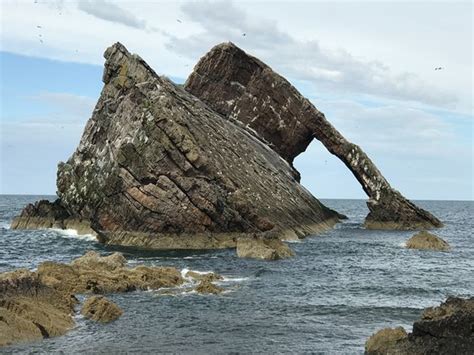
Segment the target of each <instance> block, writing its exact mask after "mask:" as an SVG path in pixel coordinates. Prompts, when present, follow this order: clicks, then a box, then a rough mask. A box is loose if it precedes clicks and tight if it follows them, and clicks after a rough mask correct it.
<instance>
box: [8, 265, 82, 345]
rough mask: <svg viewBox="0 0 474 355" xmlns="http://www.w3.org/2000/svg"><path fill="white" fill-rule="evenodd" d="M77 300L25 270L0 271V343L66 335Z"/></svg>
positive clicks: (36, 274)
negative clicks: (45, 283)
mask: <svg viewBox="0 0 474 355" xmlns="http://www.w3.org/2000/svg"><path fill="white" fill-rule="evenodd" d="M76 302H77V300H76V299H75V297H74V296H73V295H71V294H67V293H63V292H60V291H58V290H56V289H54V288H52V287H49V286H47V285H44V284H43V283H41V280H40V277H39V275H38V273H36V272H31V271H28V270H26V269H20V270H16V271H12V272H6V273H0V346H5V345H10V344H14V343H17V342H20V341H33V340H38V339H43V338H49V337H53V336H58V335H62V334H65V333H66V332H67V331H68V330H69V329H71V328H72V327H73V326H74V321H73V319H72V313H73V311H74V305H75V304H76Z"/></svg>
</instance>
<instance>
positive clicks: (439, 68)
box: [435, 67, 444, 70]
mask: <svg viewBox="0 0 474 355" xmlns="http://www.w3.org/2000/svg"><path fill="white" fill-rule="evenodd" d="M443 69H444V68H443V67H436V68H435V70H443Z"/></svg>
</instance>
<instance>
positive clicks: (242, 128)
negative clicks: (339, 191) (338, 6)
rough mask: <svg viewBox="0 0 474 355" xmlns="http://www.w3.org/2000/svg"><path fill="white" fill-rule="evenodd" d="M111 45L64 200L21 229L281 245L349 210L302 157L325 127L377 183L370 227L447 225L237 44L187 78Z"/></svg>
mask: <svg viewBox="0 0 474 355" xmlns="http://www.w3.org/2000/svg"><path fill="white" fill-rule="evenodd" d="M104 56H105V59H106V62H105V68H104V74H103V82H104V87H103V89H102V93H101V95H100V98H99V100H98V102H97V105H96V106H95V109H94V112H93V113H92V117H91V118H90V119H89V121H88V122H87V125H86V127H85V130H84V133H83V136H82V139H81V141H80V144H79V146H78V148H77V150H76V151H75V153H74V154H73V155H72V157H71V158H70V159H69V160H68V161H67V162H65V163H60V164H59V166H58V173H57V188H58V191H57V194H58V197H59V198H58V200H57V201H55V202H53V203H51V202H49V201H39V202H37V203H36V204H35V205H29V206H27V207H26V208H25V209H24V210H23V212H22V213H21V215H20V216H19V217H17V218H15V220H14V221H13V223H12V228H14V229H21V228H48V227H56V228H74V229H77V230H78V231H80V232H82V233H93V234H95V235H96V236H97V238H98V240H99V241H100V242H102V243H105V244H113V245H122V246H139V247H144V248H150V249H217V248H235V247H236V246H237V242H238V241H239V240H242V239H246V240H249V241H254V240H255V241H256V243H259V242H258V239H264V240H274V242H272V243H268V242H265V248H266V249H268V248H269V245H270V244H272V245H273V244H275V243H278V241H280V240H287V239H298V238H303V237H305V236H307V235H310V234H317V233H320V232H322V231H324V230H327V229H328V228H331V227H332V226H333V225H334V224H335V223H337V222H338V221H339V220H340V219H343V218H345V216H343V215H341V214H339V213H337V212H336V211H333V210H331V209H329V208H327V207H326V206H324V205H323V204H322V203H321V202H319V201H318V200H317V199H316V198H315V197H314V196H312V195H311V194H310V193H309V192H308V190H306V189H305V188H304V187H303V186H302V185H301V184H300V182H299V181H300V175H299V173H298V171H297V170H296V169H295V168H294V167H293V160H294V158H295V157H296V156H297V155H299V154H300V153H302V152H303V151H304V150H305V149H306V148H307V146H308V145H309V144H310V142H311V141H312V140H313V139H314V138H316V139H318V140H320V141H321V142H322V143H323V144H324V145H325V147H326V148H327V149H328V150H329V151H330V152H331V153H332V154H335V155H336V156H338V157H339V158H340V159H341V160H342V161H343V162H344V163H345V164H346V165H347V167H348V168H349V169H350V170H351V171H352V173H353V174H354V175H355V177H356V178H357V180H358V181H359V182H360V183H361V185H362V188H363V189H364V190H365V192H366V193H367V194H368V196H369V198H370V199H369V201H368V207H369V210H370V213H369V215H368V216H367V219H366V227H367V228H390V229H419V228H433V227H440V226H442V223H441V222H440V221H439V220H438V219H437V218H436V217H434V216H433V215H431V214H430V213H429V212H427V211H424V210H422V209H421V208H419V207H417V206H415V205H414V204H413V203H412V202H410V201H408V200H407V199H405V198H404V197H403V196H402V195H401V194H400V193H399V192H397V191H396V190H394V189H393V188H392V187H391V186H390V185H389V184H388V182H387V181H386V180H385V178H384V177H383V176H382V175H381V173H380V172H379V171H378V169H377V168H376V167H375V165H374V164H373V163H372V161H371V160H370V159H369V158H368V157H367V155H366V154H365V153H364V152H363V151H362V150H361V149H360V148H359V147H358V146H356V145H354V144H352V143H350V142H348V141H347V140H346V139H345V138H344V137H343V136H342V135H341V134H340V133H339V132H338V131H337V130H336V129H335V128H334V127H333V126H332V125H331V124H330V123H329V122H328V121H327V120H326V118H325V117H324V115H323V114H322V113H321V112H319V111H318V110H317V109H316V108H315V107H314V106H313V105H312V104H311V103H310V102H309V101H308V100H307V99H305V98H304V97H303V96H302V95H301V94H300V93H299V92H298V91H297V90H296V89H295V88H294V87H293V86H292V85H291V84H290V83H289V82H288V81H287V80H285V79H284V78H283V77H281V76H280V75H278V74H277V73H275V72H274V71H273V70H272V69H271V68H270V67H268V66H267V65H266V64H264V63H262V62H261V61H260V60H258V59H256V58H254V57H252V56H250V55H248V54H247V53H245V52H244V51H243V50H241V49H240V48H238V47H236V46H235V45H234V44H232V43H223V44H220V45H217V46H216V47H214V48H213V49H211V51H210V52H209V53H208V54H206V55H205V56H204V57H203V58H202V59H201V60H200V61H199V63H198V64H197V65H196V67H195V69H194V71H193V73H192V74H191V75H190V77H189V78H188V80H187V82H186V84H185V85H184V88H183V87H181V86H179V85H175V84H173V83H172V82H170V81H169V80H168V79H166V78H165V77H160V76H158V75H157V74H156V73H155V72H154V71H153V69H151V68H150V66H149V65H148V64H147V63H145V61H143V60H142V59H141V58H140V57H139V56H138V55H135V54H131V53H129V52H128V51H127V49H126V48H125V47H124V46H123V45H121V44H120V43H116V44H114V45H113V46H111V47H110V48H108V49H107V50H106V52H105V54H104ZM260 245H262V243H261V242H260ZM274 249H281V248H280V246H279V245H277V246H276V247H275V248H274ZM275 253H276V252H274V251H272V250H265V255H269V256H270V258H273V259H275V258H279V257H281V255H285V256H291V255H292V253H291V252H285V253H282V254H281V255H280V256H278V257H277V256H275V255H277V254H278V253H277V254H275ZM243 254H245V253H243ZM246 255H250V254H249V253H246ZM257 257H261V255H259V256H257Z"/></svg>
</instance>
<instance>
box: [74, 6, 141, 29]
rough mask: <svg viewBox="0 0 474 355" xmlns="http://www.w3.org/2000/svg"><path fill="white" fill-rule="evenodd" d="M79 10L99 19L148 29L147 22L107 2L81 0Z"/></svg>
mask: <svg viewBox="0 0 474 355" xmlns="http://www.w3.org/2000/svg"><path fill="white" fill-rule="evenodd" d="M78 8H79V10H81V11H84V12H85V13H87V14H89V15H92V16H95V17H97V18H99V19H102V20H105V21H110V22H115V23H119V24H122V25H125V26H129V27H134V28H138V29H146V22H145V21H144V20H141V19H139V18H138V17H136V16H135V15H133V14H132V13H131V12H129V11H126V10H124V9H122V8H121V7H120V6H118V5H117V4H114V3H113V2H109V1H106V0H94V1H93V0H79V3H78Z"/></svg>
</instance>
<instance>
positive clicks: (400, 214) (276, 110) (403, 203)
mask: <svg viewBox="0 0 474 355" xmlns="http://www.w3.org/2000/svg"><path fill="white" fill-rule="evenodd" d="M185 89H186V90H187V91H189V92H190V93H192V94H193V95H195V96H196V97H198V98H200V99H201V100H202V101H204V102H205V103H207V104H208V105H209V106H210V107H211V108H212V109H214V110H215V111H217V112H219V113H220V114H221V115H223V116H225V117H227V118H228V119H229V120H231V121H233V122H239V123H240V124H242V125H243V126H245V127H248V128H250V129H252V130H253V131H254V132H255V134H256V135H258V136H259V137H260V139H261V140H262V141H264V142H267V143H268V144H269V145H270V146H271V147H272V149H273V150H275V151H276V152H278V153H279V154H280V155H281V156H282V157H283V158H284V159H286V161H288V163H290V164H292V162H293V160H294V158H295V157H296V156H298V155H299V154H300V153H301V152H303V151H305V150H306V148H307V147H308V145H309V144H310V142H311V141H312V140H313V138H316V139H318V140H319V141H321V143H323V144H324V146H325V147H326V148H327V149H328V150H329V152H330V153H331V154H334V155H336V156H337V157H338V158H339V159H341V161H342V162H344V164H345V165H346V166H347V167H348V168H349V169H350V170H351V172H352V173H353V174H354V176H355V177H356V179H357V180H358V181H359V183H360V184H361V186H362V188H363V189H364V191H365V192H366V193H367V195H368V196H369V201H368V203H367V205H368V207H369V210H370V213H369V215H368V216H367V218H366V222H365V225H366V227H367V228H377V229H378V228H381V229H420V228H433V227H441V226H442V223H441V222H440V221H439V220H438V219H437V218H436V217H434V216H433V215H432V214H430V213H429V212H427V211H425V210H423V209H421V208H419V207H417V206H416V205H415V204H413V203H412V202H410V201H409V200H407V199H406V198H404V197H403V196H402V195H401V194H400V193H399V192H398V191H396V190H394V189H393V188H392V187H391V186H390V184H389V183H388V182H387V180H386V179H385V178H384V177H383V176H382V174H381V173H380V171H379V170H378V169H377V167H376V166H375V164H374V163H373V162H372V161H371V160H370V159H369V157H368V156H367V155H366V154H365V153H364V152H363V151H362V149H361V148H360V147H359V146H357V145H355V144H353V143H351V142H349V141H347V140H346V139H345V138H344V137H343V136H342V135H341V134H340V133H339V132H338V131H337V130H336V129H335V128H334V127H333V126H332V125H331V123H329V122H328V121H327V120H326V118H325V117H324V114H323V113H321V112H319V111H318V110H317V109H316V107H314V105H313V104H312V103H311V102H309V100H307V99H306V98H304V97H303V96H302V95H301V94H300V93H299V92H298V91H297V90H296V89H295V88H294V87H293V86H292V85H291V84H290V83H289V82H288V81H287V80H286V79H284V78H283V77H281V76H280V75H278V74H277V73H275V72H274V71H273V70H272V69H271V68H270V67H268V66H267V65H266V64H264V63H263V62H261V61H260V60H258V59H256V58H254V57H252V56H250V55H248V54H246V53H245V52H244V51H242V50H241V49H240V48H238V47H236V46H235V45H234V44H232V43H223V44H220V45H218V46H216V47H214V48H213V49H212V50H211V51H210V52H209V53H207V54H206V55H205V56H204V57H203V58H201V60H200V61H199V63H198V64H197V65H196V67H195V68H194V71H193V73H192V74H191V75H190V76H189V78H188V80H187V81H186V84H185ZM295 174H297V173H295Z"/></svg>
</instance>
